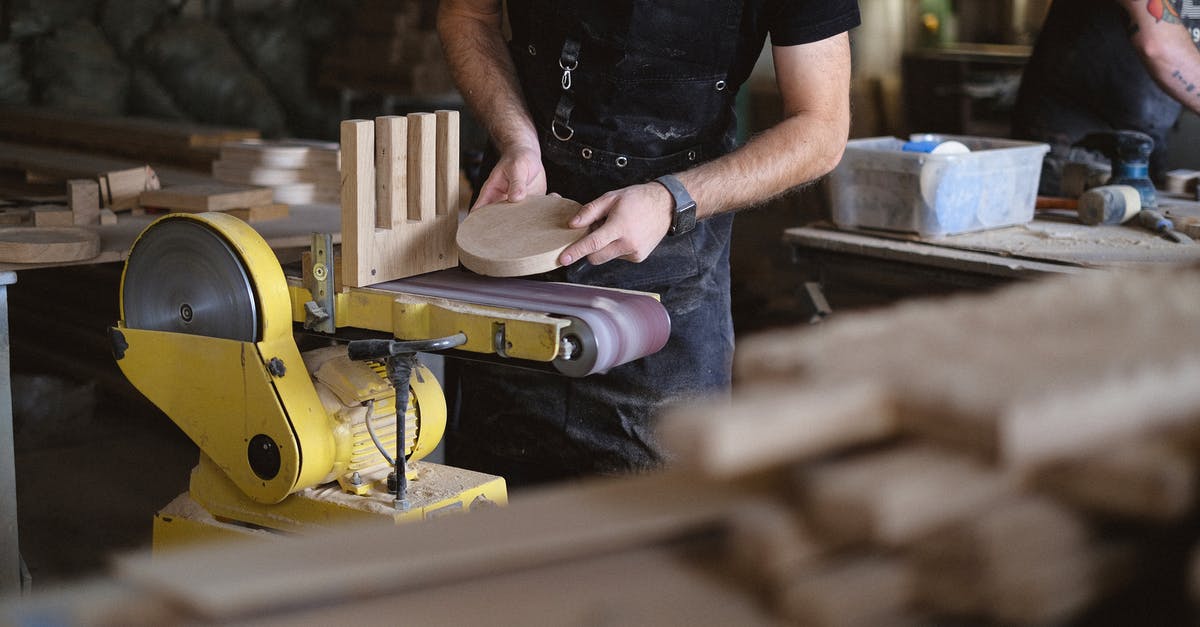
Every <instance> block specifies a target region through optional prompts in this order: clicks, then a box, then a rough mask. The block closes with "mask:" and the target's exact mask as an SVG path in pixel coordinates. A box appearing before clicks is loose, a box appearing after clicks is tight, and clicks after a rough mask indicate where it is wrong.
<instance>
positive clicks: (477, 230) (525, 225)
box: [457, 196, 588, 277]
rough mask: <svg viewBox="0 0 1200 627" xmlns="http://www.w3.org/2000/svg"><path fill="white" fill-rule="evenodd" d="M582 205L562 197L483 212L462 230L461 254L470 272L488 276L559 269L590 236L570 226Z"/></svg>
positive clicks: (491, 207)
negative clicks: (569, 251)
mask: <svg viewBox="0 0 1200 627" xmlns="http://www.w3.org/2000/svg"><path fill="white" fill-rule="evenodd" d="M581 208H582V206H581V205H580V204H579V203H577V202H575V201H573V200H568V199H566V198H562V197H559V196H530V197H528V198H526V199H525V200H522V201H520V202H515V203H510V202H498V203H495V204H491V205H486V206H483V207H478V208H476V209H475V210H473V211H471V213H470V214H469V215H467V219H466V220H463V223H462V225H461V226H459V229H458V238H457V241H458V254H459V258H460V259H461V260H462V264H463V265H464V266H466V267H467V268H468V269H470V270H472V271H474V272H477V273H479V274H483V275H487V276H500V277H509V276H525V275H530V274H539V273H542V272H549V271H550V270H553V269H555V268H557V267H559V263H558V256H559V255H560V254H562V251H563V250H565V249H566V248H567V246H570V245H571V244H574V243H575V242H576V241H578V240H579V238H581V237H583V236H584V235H587V233H588V231H587V229H573V228H571V227H569V226H568V225H567V223H568V222H569V221H570V219H571V218H572V217H574V216H575V214H577V213H579V210H580V209H581Z"/></svg>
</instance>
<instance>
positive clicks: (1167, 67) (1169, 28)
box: [1120, 0, 1200, 114]
mask: <svg viewBox="0 0 1200 627" xmlns="http://www.w3.org/2000/svg"><path fill="white" fill-rule="evenodd" d="M1120 2H1121V4H1122V5H1123V6H1124V7H1125V10H1126V11H1128V12H1129V17H1130V20H1131V22H1132V28H1131V29H1130V39H1131V40H1132V41H1133V45H1134V47H1135V48H1137V51H1138V55H1139V56H1141V58H1142V62H1143V63H1145V64H1146V68H1147V69H1148V70H1149V71H1150V75H1151V76H1153V77H1154V80H1155V82H1156V83H1158V85H1159V87H1162V89H1163V91H1165V92H1167V93H1168V94H1170V95H1171V96H1172V97H1174V98H1175V99H1176V100H1178V101H1179V102H1180V103H1181V104H1183V106H1185V107H1187V108H1188V109H1190V110H1191V111H1193V112H1195V113H1197V114H1200V49H1197V47H1196V41H1195V40H1194V39H1193V36H1194V35H1195V34H1193V33H1192V32H1190V31H1188V29H1187V27H1185V26H1184V24H1183V22H1182V21H1181V20H1180V19H1179V13H1178V12H1177V11H1176V8H1175V7H1176V3H1175V2H1174V1H1173V0H1120Z"/></svg>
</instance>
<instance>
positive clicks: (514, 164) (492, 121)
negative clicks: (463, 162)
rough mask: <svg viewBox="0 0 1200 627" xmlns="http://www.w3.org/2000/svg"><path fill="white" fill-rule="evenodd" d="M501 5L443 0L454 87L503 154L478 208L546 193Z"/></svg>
mask: <svg viewBox="0 0 1200 627" xmlns="http://www.w3.org/2000/svg"><path fill="white" fill-rule="evenodd" d="M502 18H503V14H502V7H501V2H500V0H442V1H441V2H440V3H439V4H438V20H437V27H438V35H439V36H440V37H441V40H442V49H443V50H444V51H445V54H446V61H447V63H448V64H449V66H450V72H451V74H452V75H453V76H454V82H455V83H456V84H457V85H458V88H459V91H460V92H462V95H463V98H464V99H465V100H466V102H467V105H468V106H469V107H470V108H471V110H472V111H473V112H474V114H475V117H476V119H478V120H479V123H480V124H482V125H483V127H484V128H485V129H487V131H488V133H489V135H490V136H491V138H492V141H493V142H494V143H495V145H496V147H497V149H498V150H499V151H500V163H499V164H497V166H496V168H495V169H494V170H493V171H492V174H491V176H489V177H488V180H487V181H486V182H485V183H484V184H483V186H482V188H481V189H480V192H479V199H478V200H477V201H476V206H478V205H486V204H490V203H493V202H499V201H503V200H510V201H517V200H521V199H522V198H524V197H525V196H526V195H528V194H534V195H536V194H545V193H546V174H545V170H544V169H543V166H542V163H541V157H542V152H541V148H540V147H539V145H538V137H537V131H536V130H535V128H534V125H533V121H532V120H530V118H529V113H528V109H527V108H526V106H525V99H524V98H523V97H522V96H521V87H520V85H519V84H518V82H517V73H516V69H515V68H514V66H513V62H512V58H511V57H510V56H509V53H508V47H507V46H506V45H505V42H504V35H503V33H502V30H501V25H502Z"/></svg>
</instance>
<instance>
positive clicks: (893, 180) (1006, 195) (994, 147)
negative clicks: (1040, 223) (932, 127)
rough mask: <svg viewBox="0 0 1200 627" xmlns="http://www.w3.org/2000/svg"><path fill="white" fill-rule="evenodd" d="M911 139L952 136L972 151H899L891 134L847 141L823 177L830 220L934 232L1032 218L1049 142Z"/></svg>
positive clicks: (926, 233) (1009, 223)
mask: <svg viewBox="0 0 1200 627" xmlns="http://www.w3.org/2000/svg"><path fill="white" fill-rule="evenodd" d="M911 140H912V141H948V140H956V141H959V142H962V143H963V144H966V146H967V147H968V148H970V149H971V152H969V153H965V154H941V155H939V154H929V153H923V152H905V151H902V150H901V148H902V147H903V146H904V144H905V142H904V140H901V139H897V138H895V137H872V138H868V139H854V140H850V142H849V143H848V144H847V145H846V152H845V155H844V156H843V157H842V161H841V163H840V164H838V166H837V168H835V169H834V171H833V173H832V175H831V176H830V182H831V185H830V189H831V196H832V202H833V221H834V223H835V224H837V225H838V226H843V227H853V226H857V227H868V228H877V229H886V230H890V231H904V232H910V233H918V234H920V235H922V236H935V237H936V236H940V235H953V234H955V233H967V232H970V231H982V230H984V229H993V228H999V227H1004V226H1012V225H1015V224H1024V223H1026V222H1029V221H1030V220H1032V219H1033V211H1034V205H1035V203H1036V201H1037V188H1038V179H1039V178H1041V172H1042V157H1044V156H1045V154H1046V153H1047V152H1048V151H1049V150H1050V147H1049V146H1048V145H1046V144H1039V143H1034V142H1023V141H1015V140H1008V139H990V138H984V137H965V136H960V135H924V134H920V135H913V136H912V138H911Z"/></svg>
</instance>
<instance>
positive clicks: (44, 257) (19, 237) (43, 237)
mask: <svg viewBox="0 0 1200 627" xmlns="http://www.w3.org/2000/svg"><path fill="white" fill-rule="evenodd" d="M66 213H67V215H68V216H70V212H69V211H68V212H66ZM98 254H100V236H99V235H98V234H96V233H95V232H93V231H90V230H87V229H83V228H78V227H37V226H34V227H25V226H16V227H6V228H0V261H2V262H6V263H59V262H67V261H81V260H85V259H91V258H92V257H95V256H96V255H98Z"/></svg>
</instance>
